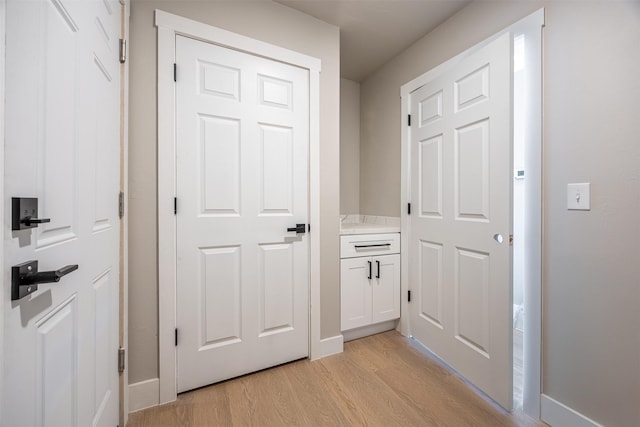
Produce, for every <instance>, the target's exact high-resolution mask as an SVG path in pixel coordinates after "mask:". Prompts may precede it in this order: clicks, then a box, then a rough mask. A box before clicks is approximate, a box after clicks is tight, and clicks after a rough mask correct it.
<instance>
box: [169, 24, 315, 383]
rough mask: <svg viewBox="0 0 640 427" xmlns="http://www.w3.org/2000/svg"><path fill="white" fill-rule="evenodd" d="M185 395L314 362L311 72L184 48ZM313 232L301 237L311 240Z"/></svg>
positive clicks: (180, 275)
mask: <svg viewBox="0 0 640 427" xmlns="http://www.w3.org/2000/svg"><path fill="white" fill-rule="evenodd" d="M176 62H177V83H176V85H177V86H176V99H177V101H176V102H177V112H176V114H177V122H176V123H177V139H176V141H177V147H176V156H177V166H176V168H177V169H176V176H177V184H176V185H177V258H178V260H177V263H178V265H177V322H176V323H177V328H178V334H179V336H178V349H177V365H178V371H177V378H178V391H179V392H182V391H185V390H189V389H193V388H196V387H200V386H203V385H206V384H211V383H214V382H217V381H222V380H225V379H228V378H231V377H235V376H238V375H243V374H246V373H248V372H253V371H257V370H260V369H263V368H266V367H270V366H274V365H277V364H281V363H284V362H288V361H291V360H295V359H299V358H303V357H306V356H307V355H308V352H309V344H308V334H309V327H308V325H309V302H308V301H309V299H308V298H309V296H308V294H309V291H308V287H309V277H308V276H309V273H308V237H307V234H301V233H300V234H298V233H296V232H289V231H287V229H288V228H292V227H295V225H296V224H307V222H308V221H307V218H308V154H307V153H308V145H309V77H308V70H305V69H302V68H297V67H294V66H290V65H287V64H283V63H280V62H275V61H271V60H269V59H265V58H260V57H256V56H253V55H250V54H246V53H243V52H239V51H235V50H231V49H227V48H224V47H220V46H216V45H213V44H208V43H204V42H201V41H196V40H193V39H189V38H186V37H180V36H179V37H177V40H176ZM305 228H306V225H303V226H302V229H303V230H304V229H305Z"/></svg>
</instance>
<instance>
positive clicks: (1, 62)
mask: <svg viewBox="0 0 640 427" xmlns="http://www.w3.org/2000/svg"><path fill="white" fill-rule="evenodd" d="M0 28H2V30H1V31H0V135H1V137H2V147H0V199H1V200H3V207H4V209H2V212H1V213H0V217H1V218H2V228H3V230H4V231H5V233H6V232H8V231H7V230H8V228H7V227H6V226H5V224H6V222H5V219H6V218H5V215H4V214H5V212H7V200H5V197H4V145H5V129H4V104H5V99H4V79H5V37H6V31H7V25H6V3H5V0H0ZM4 244H5V243H4V238H3V239H2V245H0V265H1V266H2V268H3V269H4ZM2 277H4V278H7V277H8V274H7V273H6V272H5V271H4V270H3V275H2ZM3 282H4V280H3ZM4 283H7V282H4ZM6 289H8V286H5V289H2V290H0V411H2V409H1V408H3V407H4V307H5V306H4V302H5V301H4V296H5V293H6ZM1 422H2V419H1V417H0V423H1Z"/></svg>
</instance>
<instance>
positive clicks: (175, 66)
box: [173, 62, 178, 82]
mask: <svg viewBox="0 0 640 427" xmlns="http://www.w3.org/2000/svg"><path fill="white" fill-rule="evenodd" d="M173 81H174V82H177V81H178V64H176V63H175V62H174V63H173Z"/></svg>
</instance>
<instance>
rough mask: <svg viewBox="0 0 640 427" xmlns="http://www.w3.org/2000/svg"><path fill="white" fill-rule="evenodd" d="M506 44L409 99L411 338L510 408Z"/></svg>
mask: <svg viewBox="0 0 640 427" xmlns="http://www.w3.org/2000/svg"><path fill="white" fill-rule="evenodd" d="M510 82H511V37H510V34H509V33H506V34H504V35H503V36H501V37H499V38H498V39H496V40H494V41H493V42H491V43H490V44H488V45H487V46H485V47H483V48H481V49H479V50H477V51H476V52H475V53H473V54H471V55H470V56H468V57H466V58H465V59H463V60H461V61H460V62H459V63H457V64H456V65H455V66H454V67H452V68H450V69H448V70H447V71H446V72H443V73H442V74H440V75H439V76H437V77H434V78H433V79H432V80H431V81H429V82H428V83H426V84H425V85H424V86H422V87H421V88H420V89H418V90H416V91H414V92H412V93H411V94H410V113H411V115H412V123H411V127H410V128H409V141H410V148H409V150H410V153H411V154H410V159H411V160H410V162H411V165H410V170H411V182H410V188H411V196H410V200H411V201H412V205H413V207H414V209H412V211H413V212H412V215H411V224H410V233H409V236H408V238H409V241H408V247H409V288H410V289H411V290H412V291H413V293H414V295H415V297H414V298H413V299H412V303H411V304H410V305H409V309H410V312H411V314H410V329H411V333H412V335H413V336H414V337H415V338H416V339H417V340H418V341H420V342H421V343H423V344H424V345H425V346H426V347H427V348H429V349H430V350H431V351H433V352H434V353H435V354H437V355H438V356H439V357H441V358H442V359H443V360H444V361H445V362H446V363H448V364H450V365H451V366H452V367H453V368H454V369H456V370H457V371H458V372H460V373H461V374H462V375H463V376H465V377H466V378H467V379H468V380H469V381H471V382H472V383H473V384H475V385H476V386H477V387H479V388H480V389H481V390H483V391H484V392H485V393H487V394H488V395H489V396H490V397H492V398H493V399H494V400H496V401H497V402H498V403H500V404H501V405H502V406H503V407H505V408H510V407H511V397H512V391H511V390H512V389H511V369H510V367H511V363H512V361H511V351H512V350H511V250H510V247H509V235H510V233H511V206H510V201H511V146H512V144H511V99H512V96H511V83H510Z"/></svg>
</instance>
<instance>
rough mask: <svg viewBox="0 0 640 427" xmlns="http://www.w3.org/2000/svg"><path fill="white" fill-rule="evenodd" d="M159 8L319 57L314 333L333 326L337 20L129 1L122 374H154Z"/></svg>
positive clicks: (245, 6)
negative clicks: (125, 363)
mask: <svg viewBox="0 0 640 427" xmlns="http://www.w3.org/2000/svg"><path fill="white" fill-rule="evenodd" d="M156 8H157V9H161V10H164V11H167V12H170V13H174V14H177V15H181V16H184V17H187V18H190V19H194V20H197V21H200V22H204V23H207V24H210V25H214V26H217V27H220V28H223V29H226V30H229V31H233V32H236V33H239V34H243V35H246V36H249V37H253V38H256V39H259V40H263V41H266V42H268V43H272V44H275V45H278V46H282V47H285V48H288V49H291V50H294V51H298V52H300V53H304V54H306V55H310V56H313V57H316V58H319V59H320V60H321V61H322V72H321V74H320V92H321V96H320V180H321V188H320V203H321V210H320V221H321V228H322V235H321V236H320V245H321V247H320V257H321V266H320V270H321V276H320V281H321V289H320V293H321V295H320V298H321V307H320V310H321V325H320V326H321V336H322V338H326V337H332V336H335V335H338V334H339V333H340V305H339V304H340V288H339V264H338V263H339V253H338V251H339V240H338V233H339V213H340V212H339V198H338V197H337V194H339V173H338V171H339V168H340V166H339V140H340V134H339V111H340V108H339V107H340V99H339V88H340V81H339V79H340V34H339V30H338V28H336V27H334V26H332V25H329V24H326V23H324V22H321V21H319V20H317V19H315V18H312V17H310V16H308V15H304V14H302V13H300V12H298V11H295V10H293V9H290V8H287V7H285V6H282V5H280V4H277V3H273V2H271V1H267V0H258V1H248V0H236V1H207V2H204V1H189V0H184V1H175V0H174V1H163V0H136V1H133V2H132V4H131V40H130V43H129V46H130V48H129V57H130V61H131V62H130V67H131V68H130V82H131V84H130V110H129V111H130V121H129V147H130V149H129V189H130V192H129V215H130V217H129V219H130V223H129V381H130V383H137V382H140V381H144V380H149V379H152V378H156V377H157V376H158V277H157V267H158V266H157V245H158V235H157V217H156V209H157V200H156V195H157V179H156V177H157V161H156V159H157V150H156V142H157V135H156V99H157V98H156V49H157V44H156V28H155V27H154V25H153V22H154V9H156Z"/></svg>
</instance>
